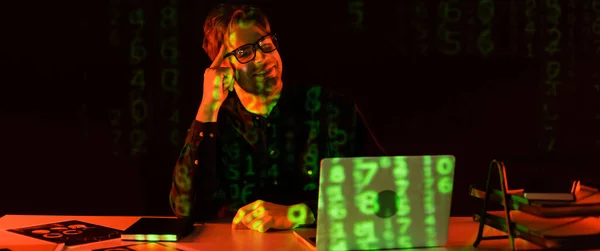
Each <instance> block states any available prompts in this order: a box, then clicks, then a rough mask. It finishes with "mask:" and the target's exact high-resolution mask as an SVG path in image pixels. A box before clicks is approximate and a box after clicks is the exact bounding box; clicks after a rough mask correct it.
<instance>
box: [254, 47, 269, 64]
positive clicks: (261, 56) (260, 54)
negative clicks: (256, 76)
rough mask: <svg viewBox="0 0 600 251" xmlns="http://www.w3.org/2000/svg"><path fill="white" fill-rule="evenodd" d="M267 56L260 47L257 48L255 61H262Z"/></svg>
mask: <svg viewBox="0 0 600 251" xmlns="http://www.w3.org/2000/svg"><path fill="white" fill-rule="evenodd" d="M266 57H267V55H265V53H263V52H262V51H261V50H260V49H259V50H256V56H255V57H254V61H255V62H256V63H262V62H263V61H264V60H265V58H266Z"/></svg>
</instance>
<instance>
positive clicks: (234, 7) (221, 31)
mask: <svg viewBox="0 0 600 251" xmlns="http://www.w3.org/2000/svg"><path fill="white" fill-rule="evenodd" d="M240 22H244V23H246V22H249V23H252V24H254V25H256V26H258V27H259V28H261V29H263V30H265V31H267V32H269V33H270V32H271V25H270V24H269V20H268V19H267V16H266V15H265V14H264V13H263V12H262V11H261V10H260V9H259V8H258V7H255V6H252V5H246V4H220V5H218V6H217V7H215V8H213V9H212V10H211V11H210V12H209V13H208V16H207V17H206V20H205V21H204V41H203V42H202V48H203V49H204V51H205V52H206V54H207V55H208V57H209V58H210V60H211V61H214V60H215V57H217V54H218V53H219V49H220V48H221V45H223V43H224V41H223V38H224V37H225V35H226V34H227V32H228V31H229V30H230V29H231V26H232V25H233V24H237V23H240Z"/></svg>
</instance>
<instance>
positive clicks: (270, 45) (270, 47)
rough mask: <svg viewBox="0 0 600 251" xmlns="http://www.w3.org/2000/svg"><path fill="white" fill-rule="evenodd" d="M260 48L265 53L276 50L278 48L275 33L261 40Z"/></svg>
mask: <svg viewBox="0 0 600 251" xmlns="http://www.w3.org/2000/svg"><path fill="white" fill-rule="evenodd" d="M258 46H259V47H258V48H260V50H261V51H262V52H264V53H269V52H272V51H274V50H277V38H275V37H274V36H273V35H271V36H266V37H265V38H263V39H262V40H261V41H259V42H258Z"/></svg>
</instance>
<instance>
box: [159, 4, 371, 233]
mask: <svg viewBox="0 0 600 251" xmlns="http://www.w3.org/2000/svg"><path fill="white" fill-rule="evenodd" d="M204 34H205V36H204V45H203V48H204V50H205V51H206V53H207V54H208V56H209V57H210V58H211V60H213V63H212V65H211V66H210V67H209V68H208V69H206V71H205V73H204V91H203V96H202V101H201V103H200V107H199V109H198V113H197V116H196V120H195V121H194V122H193V123H192V125H191V127H190V129H189V130H188V135H187V138H186V141H185V145H184V147H183V149H182V151H181V155H180V157H179V159H178V160H177V163H176V166H175V170H174V173H173V185H172V189H171V193H170V201H171V207H172V209H173V211H174V212H175V214H176V215H177V216H179V217H183V216H189V217H193V218H196V219H198V220H210V219H215V218H221V217H231V216H234V214H235V217H234V220H233V226H234V227H247V228H250V229H253V230H256V231H260V232H264V231H267V230H268V229H291V228H294V227H296V226H299V225H305V224H312V223H314V221H315V217H316V215H315V214H316V213H317V210H316V209H317V193H318V191H317V188H318V183H319V162H320V160H321V159H322V158H325V157H339V156H347V157H350V156H364V155H365V153H364V152H363V151H362V148H361V147H362V146H364V144H363V143H365V142H362V140H361V139H362V137H363V127H362V125H363V124H362V120H361V119H360V116H358V113H357V112H356V110H355V106H354V103H353V102H352V101H351V100H347V99H345V98H344V97H343V96H341V95H337V94H335V93H333V92H326V91H325V90H323V89H322V88H320V87H305V86H301V85H297V84H290V83H287V82H286V83H285V84H284V82H283V80H282V72H283V64H282V61H281V57H280V55H279V52H278V50H277V48H278V42H277V37H276V36H275V35H273V34H272V33H271V29H270V25H269V22H268V20H267V18H266V17H265V15H264V14H263V13H261V11H260V10H259V9H257V8H254V7H250V6H246V5H231V4H223V5H219V6H218V7H217V8H215V9H213V10H212V11H211V12H210V13H209V15H208V17H207V19H206V22H205V25H204ZM192 215H194V216H192Z"/></svg>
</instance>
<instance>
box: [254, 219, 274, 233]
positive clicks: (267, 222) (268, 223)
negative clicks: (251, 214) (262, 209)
mask: <svg viewBox="0 0 600 251" xmlns="http://www.w3.org/2000/svg"><path fill="white" fill-rule="evenodd" d="M273 223H274V221H273V216H270V215H266V216H265V217H263V218H262V222H261V223H260V224H259V225H258V227H257V228H256V229H254V230H256V231H258V232H261V233H264V232H266V231H267V230H269V229H270V228H271V227H272V226H273Z"/></svg>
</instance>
